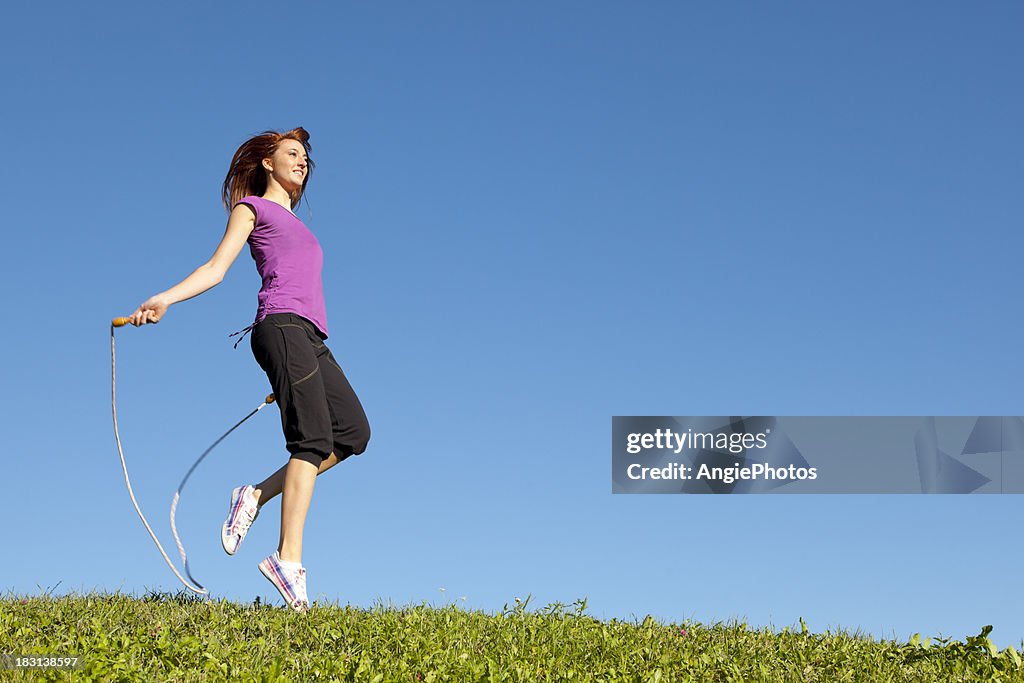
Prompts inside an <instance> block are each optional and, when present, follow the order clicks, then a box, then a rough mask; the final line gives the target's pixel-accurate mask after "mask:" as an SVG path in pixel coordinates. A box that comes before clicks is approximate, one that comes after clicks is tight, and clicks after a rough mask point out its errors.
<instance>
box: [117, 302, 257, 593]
mask: <svg viewBox="0 0 1024 683" xmlns="http://www.w3.org/2000/svg"><path fill="white" fill-rule="evenodd" d="M127 324H128V318H114V319H113V320H112V321H111V323H110V408H111V411H112V412H113V415H114V439H115V440H116V441H117V452H118V454H120V456H121V468H122V469H123V470H124V483H125V484H126V485H127V486H128V495H129V496H131V499H132V504H133V505H134V506H135V511H136V512H138V513H139V518H141V519H142V523H143V524H144V525H145V526H146V531H148V532H149V535H150V536H151V537H152V538H153V542H154V543H156V547H157V548H158V549H159V550H160V554H161V555H163V556H164V560H166V561H167V566H168V567H170V568H171V571H172V572H174V575H175V576H177V577H178V580H180V581H181V582H182V584H184V585H185V587H186V588H188V589H189V590H190V591H192V592H193V593H197V594H199V595H207V594H209V592H210V591H209V589H207V588H204V587H203V585H202V584H201V583H199V582H198V581H196V579H195V577H194V576H192V570H191V569H190V568H189V564H188V556H187V555H186V554H185V546H183V545H182V543H181V538H179V537H178V528H177V527H176V526H175V524H174V514H175V512H176V511H177V509H178V501H180V500H181V492H182V491H183V490H185V482H187V481H188V478H189V477H190V476H192V472H193V471H194V470H195V469H196V467H198V466H199V463H201V462H202V461H203V458H205V457H206V456H207V455H208V454H209V453H210V451H212V450H213V449H214V448H216V447H217V444H219V443H220V442H221V441H223V440H224V439H225V438H227V436H228V434H230V433H231V432H233V431H235V429H237V428H238V427H239V426H240V425H241V424H242V423H243V422H245V421H246V420H248V419H249V418H250V417H252V416H253V415H255V414H256V413H258V412H260V411H261V410H262V409H263V408H264V407H265V406H268V405H270V404H271V403H273V402H274V395H273V394H270V395H269V396H267V397H266V398H265V399H263V402H262V403H260V405H259V406H258V407H257V408H256V409H255V410H253V411H252V412H251V413H249V414H248V415H246V416H245V417H243V418H242V419H241V420H239V421H238V422H237V423H235V426H234V427H232V428H231V429H229V430H228V431H226V432H224V434H223V435H222V436H221V437H220V438H219V439H217V440H216V441H214V442H213V444H212V445H211V446H210V447H209V448H207V449H206V450H205V451H203V454H202V455H200V456H199V459H198V460H196V461H195V463H193V465H192V467H190V468H189V469H188V472H186V473H185V477H184V478H183V479H182V480H181V483H180V484H178V489H177V491H175V492H174V499H173V500H172V501H171V532H172V533H173V534H174V541H175V543H177V545H178V552H179V553H180V554H181V562H182V564H183V565H184V567H185V574H187V575H188V579H186V578H185V577H184V576H182V575H181V573H180V572H179V571H178V569H177V567H175V566H174V563H173V562H171V558H169V557H167V553H166V552H164V547H163V546H162V545H160V541H159V540H157V537H156V534H154V533H153V529H152V528H151V527H150V526H149V522H147V521H146V516H145V515H143V514H142V510H141V509H140V508H139V504H138V502H137V501H136V500H135V493H134V492H133V491H132V482H131V480H130V479H129V478H128V465H126V464H125V461H124V450H123V449H122V448H121V436H120V434H119V433H118V431H117V390H116V387H117V363H116V361H115V354H114V328H115V327H124V326H125V325H127Z"/></svg>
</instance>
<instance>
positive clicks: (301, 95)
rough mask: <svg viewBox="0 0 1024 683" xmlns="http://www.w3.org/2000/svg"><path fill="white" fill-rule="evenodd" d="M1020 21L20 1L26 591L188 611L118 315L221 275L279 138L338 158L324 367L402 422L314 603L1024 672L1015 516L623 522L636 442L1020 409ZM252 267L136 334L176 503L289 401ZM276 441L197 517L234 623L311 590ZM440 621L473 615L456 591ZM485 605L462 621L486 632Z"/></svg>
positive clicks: (796, 500)
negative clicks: (521, 610)
mask: <svg viewBox="0 0 1024 683" xmlns="http://www.w3.org/2000/svg"><path fill="white" fill-rule="evenodd" d="M1022 22H1024V8H1022V6H1021V5H1020V4H1018V3H1010V2H992V3H985V4H983V5H970V6H968V5H965V4H963V3H953V2H938V3H931V2H929V3H924V2H912V3H900V4H899V5H898V6H893V5H892V4H891V3H857V4H845V5H836V4H834V3H833V4H821V3H813V2H792V3H773V4H771V5H766V4H764V3H728V4H721V3H717V4H716V3H675V2H652V3H641V4H639V5H638V4H636V3H611V2H597V3H592V2H587V3H583V2H579V3H561V4H558V5H557V6H552V5H551V3H539V2H531V3H513V4H508V3H504V4H493V3H491V4H486V5H481V4H480V3H470V2H446V3H432V4H430V5H426V4H423V3H412V2H401V3H388V4H387V5H386V6H385V5H379V4H367V3H321V4H319V5H317V6H312V7H304V6H299V5H288V6H284V5H280V4H273V5H270V4H265V5H260V4H254V3H246V4H244V5H243V4H238V3H210V2H204V3H187V4H182V3H174V4H170V5H168V4H165V5H162V6H159V7H157V6H149V5H140V4H138V3H121V4H120V5H119V6H116V7H115V6H113V5H96V4H80V3H78V4H76V3H59V4H53V3H43V4H38V3H37V4H26V3H22V4H20V5H17V6H16V7H14V8H12V9H10V10H9V11H8V15H7V19H6V20H5V23H6V24H7V25H8V26H9V27H11V28H12V30H11V31H10V32H9V35H8V36H7V38H6V39H5V41H4V44H3V45H2V46H0V54H2V56H3V63H4V65H5V68H4V70H3V75H2V76H0V79H2V81H0V82H2V85H3V88H2V91H3V92H4V93H5V94H4V95H3V98H4V121H5V128H6V131H7V134H6V135H5V138H4V142H3V148H4V150H5V152H6V153H5V155H4V162H3V163H2V164H0V180H2V187H3V188H4V193H5V197H4V199H5V201H4V209H5V211H6V218H5V220H4V223H5V225H6V228H5V230H4V235H5V240H6V251H5V253H6V259H5V267H4V268H3V269H2V274H0V277H2V281H0V284H2V287H3V291H4V292H5V296H6V306H5V309H6V317H7V323H6V324H5V326H4V329H5V333H4V335H3V337H2V340H0V345H2V347H0V348H2V353H3V356H4V357H5V358H6V362H5V363H4V371H3V376H4V380H5V381H4V385H5V389H6V391H5V398H4V399H3V401H4V410H3V415H4V417H3V419H4V424H5V429H4V430H3V435H2V439H3V450H4V453H5V454H6V462H5V482H6V486H5V492H4V496H3V497H2V499H0V518H2V519H4V520H5V521H4V532H5V533H4V535H5V537H6V539H7V547H6V548H5V553H4V555H5V557H6V558H7V561H6V562H5V563H4V571H3V573H2V581H0V588H3V589H5V590H13V591H15V592H18V593H30V594H37V593H38V592H39V590H40V588H39V587H41V588H43V589H46V588H47V587H52V586H55V585H57V584H58V582H59V584H60V585H59V588H57V592H58V593H62V592H65V591H70V590H74V591H89V590H92V589H97V590H108V591H114V590H121V591H124V592H135V593H136V594H142V593H143V592H144V591H146V590H150V589H152V590H169V591H176V590H178V588H179V585H178V583H177V580H176V579H175V578H174V576H173V575H172V574H171V572H170V571H169V570H168V568H167V567H166V566H165V565H164V563H163V560H162V559H161V558H160V556H159V554H158V553H157V551H156V548H155V547H154V546H153V544H152V541H151V540H150V538H149V536H148V534H146V532H145V529H144V528H143V527H142V524H141V522H140V521H139V519H138V517H137V516H136V513H135V510H134V509H133V507H132V506H131V502H130V500H129V498H128V493H127V491H126V489H125V485H124V478H123V475H122V472H121V465H120V461H119V459H118V455H117V450H116V447H115V443H114V438H113V430H112V428H111V419H110V403H109V399H110V390H109V386H110V375H109V350H108V347H109V336H108V329H109V328H108V325H109V321H110V319H111V318H112V317H113V316H117V315H127V314H129V313H131V311H132V310H134V308H135V307H136V306H137V305H138V304H139V303H140V302H142V301H143V300H144V299H146V298H147V297H148V296H150V295H151V294H154V293H156V292H158V291H162V290H163V289H166V288H167V287H170V286H171V285H173V284H175V283H177V282H178V281H180V280H181V279H182V278H184V277H185V276H186V275H188V274H189V273H190V272H191V271H192V270H193V269H194V268H195V267H196V266H198V265H200V264H201V263H203V262H204V261H205V260H206V259H207V258H209V256H210V255H211V254H212V252H213V250H214V248H215V247H216V245H217V243H218V241H219V240H220V238H221V236H222V234H223V230H224V226H225V223H226V214H225V212H224V211H223V209H222V208H221V206H220V204H219V189H220V184H221V182H222V181H223V178H224V175H225V173H226V171H227V166H228V162H229V161H230V158H231V155H232V153H233V152H234V150H235V149H236V148H237V146H238V145H239V144H240V143H241V142H242V141H244V140H245V139H246V138H247V137H248V136H249V135H251V134H254V133H257V132H260V131H262V130H265V129H267V128H276V129H287V128H291V127H294V126H297V125H302V126H304V127H306V128H307V129H308V130H309V131H310V132H311V135H312V138H311V143H312V145H313V154H312V156H313V159H314V160H315V161H316V163H317V167H316V169H315V171H314V173H313V177H312V179H311V183H310V187H309V191H308V194H307V198H308V204H304V205H303V206H302V207H301V209H300V212H299V213H300V216H301V217H302V218H303V219H304V220H306V222H307V225H308V226H309V227H310V229H312V230H313V232H314V233H315V234H316V235H317V236H318V238H319V239H320V242H321V245H322V247H323V249H324V252H325V270H324V284H325V295H326V300H327V313H328V322H329V325H330V331H331V337H330V339H329V340H328V344H329V346H330V347H331V348H332V349H333V351H334V353H335V355H336V356H337V358H338V359H339V361H340V362H341V364H342V366H343V367H344V368H345V370H346V372H347V373H348V375H349V378H350V379H351V381H352V383H353V385H354V387H355V389H356V391H357V392H358V394H359V396H360V398H361V400H362V402H363V405H364V407H365V408H366V411H367V413H368V415H369V418H370V421H371V425H372V427H373V439H372V441H371V443H370V446H369V449H368V450H367V452H366V453H365V454H364V455H362V456H360V457H359V458H357V459H353V460H350V461H348V462H346V463H344V464H342V465H340V466H338V467H336V468H335V469H334V470H332V471H331V472H330V473H329V474H328V475H326V476H324V477H323V478H320V479H319V480H318V481H317V484H316V490H315V492H314V497H313V503H312V508H311V512H310V518H309V522H308V524H307V528H306V543H305V553H304V561H305V564H306V566H307V568H308V572H309V589H310V597H311V598H317V597H321V598H326V599H330V600H334V599H337V600H339V601H340V602H341V603H342V604H345V603H348V602H351V603H352V604H354V605H359V606H364V607H369V606H372V605H373V604H374V602H375V601H377V600H380V601H383V602H385V603H386V602H388V601H391V602H393V603H395V604H408V603H418V602H420V601H430V602H434V603H442V602H451V601H453V600H454V601H456V602H458V603H459V604H464V605H465V606H466V607H467V608H478V609H483V610H487V611H495V610H498V609H500V608H501V607H502V605H503V604H504V603H506V602H507V603H512V602H513V601H514V598H515V597H517V596H518V597H525V596H526V595H527V594H528V593H532V594H533V596H534V597H533V600H532V602H531V604H535V605H537V606H543V605H545V604H547V603H549V602H552V601H555V600H560V601H562V602H571V601H573V600H575V599H577V598H581V597H584V596H586V597H587V598H588V600H589V609H588V611H589V613H590V614H591V615H593V616H596V617H599V618H611V617H619V618H626V619H628V618H631V617H632V616H636V617H637V618H640V619H642V618H643V617H644V615H646V614H652V615H654V616H655V617H657V618H659V619H662V620H665V621H670V620H675V621H681V620H683V619H687V618H689V619H695V620H699V621H702V622H714V621H718V620H723V621H724V620H730V619H732V618H737V619H741V620H742V619H746V620H748V622H749V623H750V624H752V625H768V624H771V625H774V626H775V627H776V628H780V629H781V628H782V627H783V626H787V625H792V624H795V623H797V620H798V618H799V617H801V616H802V617H803V618H804V619H805V620H806V621H807V623H808V625H809V626H810V628H811V629H812V630H813V631H816V632H822V631H824V630H825V629H828V628H833V629H834V628H844V629H848V630H851V631H853V630H857V629H859V630H861V632H864V633H869V634H872V635H874V636H875V637H896V638H901V639H903V638H907V637H909V636H910V635H911V634H912V633H914V632H921V633H922V634H923V635H925V636H935V635H946V636H952V637H955V638H960V639H962V638H964V637H966V636H968V635H973V634H976V633H977V632H978V631H979V630H980V628H981V627H982V626H983V625H985V624H993V625H994V626H995V631H994V633H993V639H994V640H995V641H996V643H997V644H999V645H1001V646H1005V645H1007V644H1011V643H1013V644H1016V645H1018V646H1019V645H1020V644H1021V640H1022V638H1024V617H1022V616H1021V615H1024V598H1022V595H1021V592H1020V576H1021V565H1022V562H1024V551H1022V550H1021V544H1020V524H1021V513H1022V510H1024V498H1022V497H1020V496H1012V495H1004V496H980V495H978V496H959V497H957V496H935V497H928V496H923V495H921V496H888V497H886V496H866V495H860V496H808V495H802V496H798V495H792V496H785V495H778V496H771V495H762V496H721V497H714V496H684V495H676V496H653V495H652V496H613V495H612V494H611V479H610V457H611V455H610V452H611V443H610V437H611V417H612V416H613V415H1019V414H1021V413H1022V412H1024V411H1022V402H1021V392H1020V388H1021V380H1022V376H1024V374H1022V369H1024V368H1022V361H1021V353H1020V349H1021V338H1022V333H1024V326H1022V323H1021V315H1020V312H1019V309H1020V303H1019V302H1020V300H1021V296H1020V294H1021V279H1020V272H1021V264H1020V260H1021V254H1022V252H1024V250H1022V247H1024V238H1022V235H1021V218H1020V209H1021V202H1020V197H1021V194H1020V193H1021V188H1022V186H1024V185H1022V182H1024V165H1022V162H1021V160H1022V159H1024V140H1022V138H1024V134H1022V129H1021V126H1020V122H1021V121H1024V95H1022V90H1021V88H1020V74H1021V72H1022V70H1024V59H1022V58H1024V44H1022V42H1021V40H1020V28H1021V26H1022ZM258 289H259V278H258V276H257V274H256V270H255V267H254V265H253V263H252V260H251V258H250V257H249V255H248V251H247V250H244V251H243V252H242V254H241V255H240V257H239V259H238V261H236V263H235V265H234V267H233V268H232V269H231V270H230V271H229V273H228V275H227V278H226V279H225V281H224V282H223V283H222V284H221V285H220V286H218V287H216V288H214V289H213V290H211V291H209V292H208V293H206V294H204V295H202V296H200V297H198V298H196V299H193V300H190V301H187V302H184V303H181V304H178V305H177V306H174V307H172V308H171V310H170V311H169V313H168V315H167V316H166V317H165V319H164V320H163V321H162V322H161V323H160V324H159V325H155V326H154V325H150V326H147V327H145V328H141V329H135V328H130V329H127V330H122V331H120V332H119V334H118V358H119V363H118V373H119V384H118V399H119V415H118V416H119V419H120V426H121V436H122V441H123V443H124V447H125V455H126V458H127V461H128V467H129V472H130V473H131V476H132V479H133V483H134V485H135V489H136V494H137V496H138V498H139V500H140V503H141V504H142V507H143V510H144V511H145V512H146V513H147V515H148V517H149V519H150V521H151V523H153V524H154V525H155V527H156V529H157V530H158V531H159V533H160V536H161V538H162V539H163V541H164V544H165V547H166V548H167V549H168V550H169V551H173V547H174V544H173V539H172V537H171V534H170V527H169V524H168V521H167V511H168V506H169V504H170V500H171V496H172V494H173V492H174V489H175V487H176V485H177V483H178V481H179V480H180V478H181V477H182V475H183V474H184V472H185V470H186V469H187V468H188V467H189V466H190V465H191V464H192V462H193V461H194V460H195V459H196V458H197V457H198V455H199V454H200V453H201V452H202V450H203V449H204V448H206V447H207V446H208V445H209V444H210V443H211V442H212V441H213V440H214V439H215V438H216V437H217V436H219V435H220V434H221V433H222V432H223V431H224V430H225V429H227V428H228V427H229V426H230V425H231V424H233V423H234V422H235V421H236V420H238V419H240V418H241V417H242V416H244V415H245V414H246V413H247V412H249V410H251V409H252V408H254V407H255V406H256V405H257V404H258V403H259V401H260V399H261V398H262V397H263V396H264V395H265V394H266V393H267V392H268V391H269V388H268V384H267V380H266V377H265V375H264V374H263V373H262V371H261V370H260V368H259V367H258V365H257V364H256V362H255V361H254V360H253V358H252V355H251V352H250V350H249V348H248V342H247V341H246V342H245V343H243V344H242V345H241V346H239V348H238V349H237V350H232V346H231V344H232V341H233V340H229V339H228V337H227V335H228V334H229V333H230V332H233V331H235V330H238V329H240V328H242V327H244V326H245V325H247V324H248V323H249V322H251V320H252V317H253V315H254V313H255V309H256V293H257V291H258ZM283 444H284V438H283V436H282V434H281V427H280V422H279V419H278V415H277V413H276V408H273V409H270V410H266V411H263V412H261V413H260V414H259V415H258V416H256V417H255V418H253V419H252V420H250V421H249V422H248V423H246V425H244V426H243V427H242V428H241V429H240V430H239V431H238V432H236V433H235V434H233V435H232V436H231V437H230V438H229V439H228V440H227V441H225V442H224V443H223V444H222V445H221V446H220V447H219V448H218V449H217V450H215V451H214V452H213V454H212V455H211V456H210V457H209V458H208V459H207V460H206V461H205V462H204V463H203V464H202V465H201V466H200V468H199V469H198V470H197V471H196V473H195V474H194V475H193V478H192V480H191V482H190V484H189V488H188V489H186V493H185V496H184V499H183V501H182V503H181V508H180V511H179V515H178V527H179V530H180V531H181V532H182V534H183V538H184V541H185V543H186V547H187V548H188V550H189V551H190V557H191V560H192V564H193V569H194V572H195V574H196V576H197V577H198V578H199V579H200V580H201V581H203V582H204V583H205V584H206V585H207V586H209V587H210V588H211V590H212V592H213V594H214V596H215V597H221V596H226V597H228V598H230V599H234V600H240V601H251V600H252V599H253V598H254V597H255V596H256V595H263V596H271V597H273V599H274V601H275V602H276V603H277V604H280V599H279V596H277V595H276V592H275V591H274V589H273V588H272V587H271V586H270V584H269V583H268V582H267V581H266V580H265V579H264V578H263V576H262V575H261V574H260V573H259V571H258V570H257V568H256V564H257V562H258V561H259V560H260V559H262V558H263V557H264V556H265V555H266V554H268V553H269V552H271V551H272V550H273V549H274V547H275V546H276V543H277V538H278V524H279V518H280V512H279V511H280V506H279V504H278V503H274V504H272V505H271V506H268V507H267V508H264V510H263V512H262V514H261V516H260V518H259V520H258V521H257V522H256V525H255V526H254V528H253V531H252V532H251V535H250V536H249V537H248V538H247V539H246V541H245V543H244V545H243V546H242V548H241V550H240V551H239V554H238V555H236V556H234V557H228V556H226V555H225V554H224V552H223V550H222V549H221V548H220V542H219V537H218V534H219V527H220V524H221V521H222V520H223V517H224V514H225V512H226V508H227V504H228V495H229V492H230V490H231V488H232V487H234V486H237V485H239V484H241V483H245V482H256V481H259V480H261V479H262V478H263V477H264V476H266V475H267V474H269V473H270V472H272V471H273V470H274V469H276V468H277V467H278V466H280V465H281V464H283V463H284V462H285V458H286V455H287V454H286V452H285V451H284V448H283ZM441 587H444V588H445V591H444V592H441V591H440V588H441ZM461 596H465V598H466V599H465V601H462V600H461V599H460V598H461Z"/></svg>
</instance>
